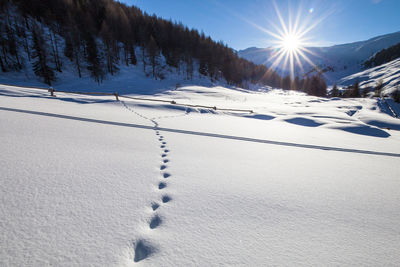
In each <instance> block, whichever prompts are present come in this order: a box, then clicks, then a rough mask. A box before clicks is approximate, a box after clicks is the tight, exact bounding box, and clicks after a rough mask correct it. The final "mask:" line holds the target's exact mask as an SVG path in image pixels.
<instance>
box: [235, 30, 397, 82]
mask: <svg viewBox="0 0 400 267" xmlns="http://www.w3.org/2000/svg"><path fill="white" fill-rule="evenodd" d="M398 43H400V32H395V33H391V34H386V35H382V36H378V37H375V38H371V39H369V40H366V41H360V42H355V43H349V44H341V45H334V46H330V47H308V48H307V49H308V50H309V51H310V52H311V53H307V57H308V58H310V60H311V61H312V62H313V63H314V64H315V65H317V66H318V67H319V68H320V69H322V70H325V71H326V72H325V76H326V78H327V81H328V82H329V83H331V84H332V83H334V82H337V81H338V80H339V79H341V78H343V77H345V76H348V75H350V74H353V73H356V72H359V71H361V70H362V63H363V62H364V61H366V60H367V59H368V58H369V57H371V56H372V55H373V54H375V53H376V52H378V51H380V50H382V49H384V48H388V47H390V46H392V45H395V44H398ZM273 53H274V50H273V49H272V48H255V47H251V48H248V49H245V50H242V51H239V52H238V54H239V56H241V57H243V58H246V59H248V60H250V61H253V62H254V63H257V64H265V65H266V66H270V65H271V64H272V63H273V60H272V61H271V58H272V56H271V55H272V54H273ZM301 64H302V65H303V68H304V70H303V71H302V70H301V68H300V66H299V64H296V67H295V72H296V74H297V75H300V76H301V75H304V73H307V72H309V71H310V70H312V69H313V67H312V66H311V65H310V64H309V63H308V62H307V61H306V60H304V59H302V62H301ZM278 67H281V68H282V66H278ZM287 72H288V70H284V73H287Z"/></svg>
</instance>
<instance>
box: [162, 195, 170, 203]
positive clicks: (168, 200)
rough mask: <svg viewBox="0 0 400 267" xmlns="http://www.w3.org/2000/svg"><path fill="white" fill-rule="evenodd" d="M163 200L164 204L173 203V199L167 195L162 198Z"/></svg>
mask: <svg viewBox="0 0 400 267" xmlns="http://www.w3.org/2000/svg"><path fill="white" fill-rule="evenodd" d="M161 200H162V202H163V203H168V202H170V201H171V197H170V196H168V195H165V196H163V197H162V198H161Z"/></svg>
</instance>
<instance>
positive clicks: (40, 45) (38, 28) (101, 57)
mask: <svg viewBox="0 0 400 267" xmlns="http://www.w3.org/2000/svg"><path fill="white" fill-rule="evenodd" d="M0 12H1V14H2V18H3V19H1V20H0V33H1V35H0V50H1V51H0V67H1V71H2V72H8V71H20V70H22V69H23V68H33V71H34V73H35V75H37V76H38V77H40V78H41V80H42V81H44V82H45V83H47V84H49V85H50V84H51V83H52V82H53V81H54V80H56V77H57V72H62V71H63V70H64V65H65V62H63V58H64V60H65V58H67V59H68V60H70V62H71V63H72V64H73V66H74V68H75V72H76V73H77V75H78V76H79V77H81V75H82V72H83V71H88V72H89V73H90V75H91V77H92V78H93V79H94V80H95V81H97V82H98V83H101V82H102V80H103V78H104V77H105V76H106V75H116V74H118V71H119V66H121V64H125V65H127V66H129V65H136V64H137V62H138V60H141V63H142V64H143V71H145V72H146V73H149V75H151V76H152V77H153V78H154V79H163V78H164V77H163V73H162V71H161V70H162V67H163V65H167V66H170V67H174V68H177V69H179V70H180V71H181V72H182V73H184V74H185V76H186V78H187V79H192V77H193V74H194V73H195V72H198V73H200V74H202V75H204V76H207V77H209V78H210V79H211V80H221V79H225V80H226V82H227V83H229V84H231V85H237V86H245V85H246V84H247V83H261V84H264V85H270V86H280V85H281V83H282V79H281V78H280V76H279V75H278V74H277V73H275V72H274V71H272V70H269V69H267V67H265V66H263V65H256V64H254V63H251V62H249V61H247V60H245V59H242V58H239V57H238V56H237V55H236V53H235V51H234V50H233V49H231V48H229V47H227V45H225V44H223V43H222V42H215V41H213V40H212V39H211V38H210V37H207V36H205V34H204V33H199V32H198V31H197V30H195V29H189V28H188V27H185V26H184V25H182V24H181V23H176V22H172V21H169V20H165V19H162V18H159V17H157V16H155V15H149V14H146V13H144V12H142V11H141V10H140V9H138V8H136V7H135V6H127V5H125V4H122V3H119V2H116V1H113V0H0ZM138 51H139V52H138ZM22 53H23V55H22ZM138 53H139V54H140V55H138Z"/></svg>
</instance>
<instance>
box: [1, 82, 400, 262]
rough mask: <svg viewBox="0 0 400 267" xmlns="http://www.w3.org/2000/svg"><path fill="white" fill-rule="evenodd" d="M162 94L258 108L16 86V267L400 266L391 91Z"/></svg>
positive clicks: (398, 146)
mask: <svg viewBox="0 0 400 267" xmlns="http://www.w3.org/2000/svg"><path fill="white" fill-rule="evenodd" d="M147 97H153V98H163V99H174V100H175V101H176V102H178V103H191V104H203V105H211V106H214V105H215V106H217V107H231V108H244V109H252V110H254V113H228V112H221V111H218V110H217V111H215V110H207V109H196V108H185V107H182V106H176V105H169V104H158V103H155V102H144V101H122V102H116V101H115V99H114V98H111V97H88V96H80V95H73V94H62V93H57V97H55V98H52V97H50V96H48V93H47V92H46V91H38V90H33V89H24V88H17V87H11V86H0V129H1V130H0V136H1V140H2V142H1V151H2V153H1V154H0V168H1V174H2V175H1V176H0V181H1V182H0V198H1V201H0V217H1V218H2V219H1V223H0V235H1V236H2V238H1V239H0V265H1V266H43V265H57V266H62V265H68V266H70V265H76V266H87V265H91V266H134V265H135V264H142V265H149V266H199V265H203V266H222V265H230V266H231V265H241V266H244V265H246V266H261V265H265V264H267V265H296V266H299V265H307V266H309V265H355V264H356V265H369V266H374V265H375V266H376V265H385V266H396V265H398V264H399V263H400V256H399V255H400V236H399V233H398V229H399V221H400V214H399V212H398V210H400V201H399V200H400V199H399V196H400V180H399V179H398V174H399V171H400V167H399V164H398V161H399V156H400V154H399V151H400V121H399V120H397V119H394V118H392V117H390V116H389V115H387V114H386V113H383V112H381V111H380V109H379V107H378V105H377V102H376V100H374V99H324V98H317V97H310V96H306V95H304V94H300V93H296V92H290V91H289V92H288V91H286V92H285V91H280V90H270V91H268V92H249V91H244V90H239V89H238V90H231V89H227V88H223V87H214V88H205V87H199V86H190V87H183V88H180V89H178V90H172V91H165V92H163V93H161V94H156V95H154V96H147ZM377 122H378V123H377ZM374 125H376V126H374ZM378 126H379V127H378ZM388 128H390V129H388ZM135 261H136V263H135Z"/></svg>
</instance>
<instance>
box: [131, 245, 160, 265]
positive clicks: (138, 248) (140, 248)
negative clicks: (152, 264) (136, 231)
mask: <svg viewBox="0 0 400 267" xmlns="http://www.w3.org/2000/svg"><path fill="white" fill-rule="evenodd" d="M134 247H135V257H134V259H133V261H134V262H139V261H141V260H144V259H146V258H148V257H149V256H150V255H151V254H153V253H154V252H155V251H156V249H155V248H154V247H152V246H151V245H150V244H148V243H147V242H146V241H145V240H138V241H137V242H136V243H135V244H134Z"/></svg>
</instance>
